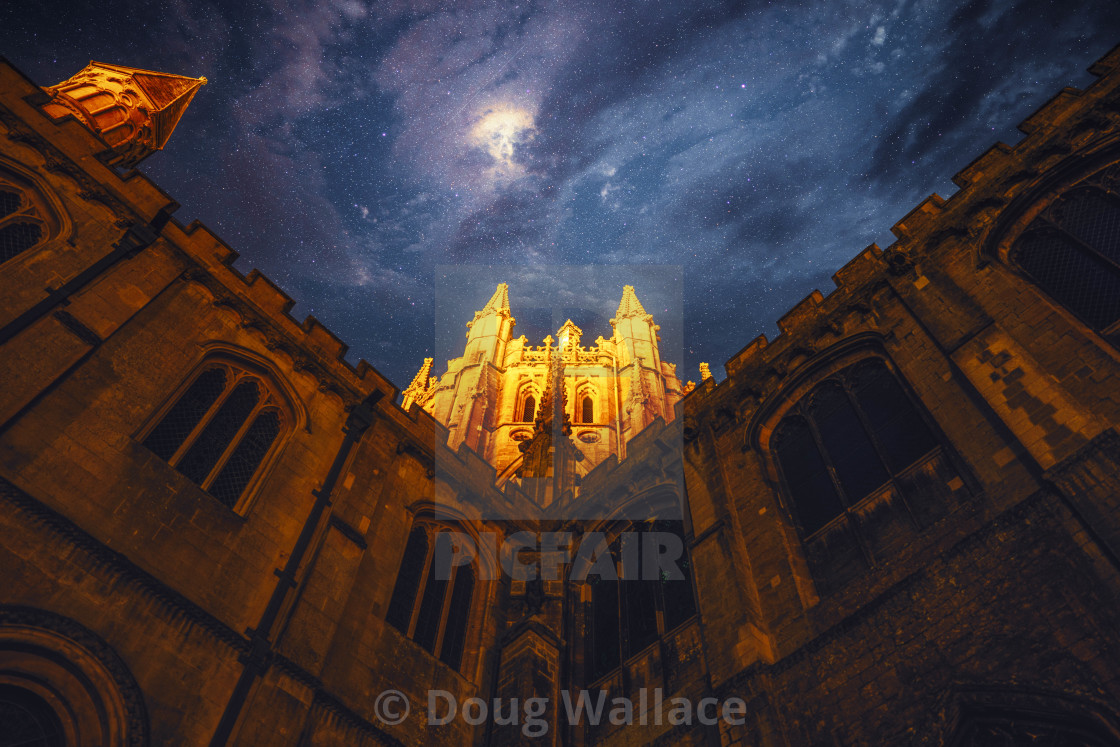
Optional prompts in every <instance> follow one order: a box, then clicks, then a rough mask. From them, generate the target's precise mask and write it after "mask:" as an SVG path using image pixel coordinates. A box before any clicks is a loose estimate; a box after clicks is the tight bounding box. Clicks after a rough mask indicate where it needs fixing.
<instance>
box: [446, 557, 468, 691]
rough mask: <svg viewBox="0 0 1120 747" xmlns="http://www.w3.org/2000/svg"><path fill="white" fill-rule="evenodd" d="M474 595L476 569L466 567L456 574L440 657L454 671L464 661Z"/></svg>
mask: <svg viewBox="0 0 1120 747" xmlns="http://www.w3.org/2000/svg"><path fill="white" fill-rule="evenodd" d="M473 594H474V569H473V568H471V567H470V566H469V565H465V566H462V567H460V568H459V570H458V571H457V572H456V573H455V584H454V586H452V587H451V605H450V607H449V609H448V610H447V625H446V626H444V632H443V651H442V652H441V653H440V656H439V658H440V660H441V661H442V662H443V663H444V664H446V665H447V666H449V667H452V668H454V669H458V668H459V664H460V663H462V660H463V642H464V641H465V640H466V636H467V623H468V622H469V620H470V612H471V596H472V595H473Z"/></svg>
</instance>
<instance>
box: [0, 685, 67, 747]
mask: <svg viewBox="0 0 1120 747" xmlns="http://www.w3.org/2000/svg"><path fill="white" fill-rule="evenodd" d="M65 744H66V738H65V735H64V732H63V730H62V721H61V720H60V719H59V718H58V714H57V713H55V711H54V709H53V708H51V706H50V704H49V703H47V701H45V700H43V699H42V698H40V697H39V696H38V695H36V694H35V693H33V692H31V691H30V690H25V689H23V688H22V687H15V686H14V685H0V747H64V745H65Z"/></svg>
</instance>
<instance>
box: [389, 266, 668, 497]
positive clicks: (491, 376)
mask: <svg viewBox="0 0 1120 747" xmlns="http://www.w3.org/2000/svg"><path fill="white" fill-rule="evenodd" d="M514 324H515V320H514V318H513V316H512V314H511V311H510V306H509V287H508V286H507V285H506V284H505V283H501V284H499V285H498V286H497V289H496V290H495V292H494V295H493V297H491V299H490V301H489V302H488V303H487V304H486V305H485V306H484V307H483V308H482V309H481V310H480V311H477V312H475V315H474V319H472V320H471V321H470V322H468V323H467V327H468V332H467V343H466V347H465V349H464V352H463V355H462V356H461V357H459V358H455V359H453V360H450V361H448V366H447V371H446V372H445V373H444V374H443V375H442V376H439V377H436V376H433V375H432V361H431V360H430V359H425V361H424V364H423V366H421V369H420V371H419V372H418V373H417V375H416V377H415V378H414V379H413V381H412V383H411V384H410V385H409V387H408V388H407V389H406V390H405V391H404V400H403V403H402V404H403V406H404V407H405V408H408V407H410V406H411V405H412V404H414V403H415V404H418V405H420V406H421V407H422V408H424V409H425V410H426V411H428V412H429V413H431V415H432V416H433V417H435V418H436V420H438V421H439V422H441V423H443V424H445V425H446V426H447V427H448V429H449V431H450V433H449V436H448V442H449V445H450V446H451V447H452V448H457V447H458V445H459V444H461V443H466V444H467V446H469V447H470V448H472V449H474V450H475V451H477V452H478V453H479V454H480V455H482V456H483V458H484V459H486V460H487V461H488V462H490V464H491V465H493V467H494V468H495V470H497V471H498V474H499V479H500V480H501V481H503V482H504V481H506V480H510V479H515V480H520V479H523V478H525V477H530V476H531V477H534V478H543V477H545V476H546V474H545V473H546V472H547V470H545V468H544V467H543V466H542V465H543V462H542V461H541V460H542V459H543V458H544V457H543V456H542V453H543V452H541V449H542V448H543V449H545V450H546V451H547V452H548V453H551V454H553V456H554V457H555V455H556V454H558V453H560V452H557V451H556V449H557V448H558V447H562V449H561V451H562V452H563V453H564V454H568V453H569V452H571V454H572V458H571V459H567V458H566V459H565V464H564V465H563V468H562V469H561V470H560V471H561V472H564V473H567V472H573V471H574V474H573V475H572V476H573V477H575V478H577V482H578V476H579V475H582V474H586V473H587V472H588V471H590V470H591V469H593V468H594V467H595V466H596V465H598V464H600V463H601V462H603V460H605V459H606V458H607V457H609V456H611V455H614V456H616V457H618V458H619V459H622V458H624V457H625V451H626V442H627V441H628V440H630V439H631V438H633V437H634V436H635V435H636V434H637V433H638V432H639V431H641V430H642V429H643V428H645V427H646V426H648V425H650V424H651V423H653V422H654V421H655V420H656V419H657V418H659V417H660V418H662V419H665V420H671V419H672V418H673V407H674V405H675V404H676V402H677V401H678V400H679V399H680V398H681V396H682V392H681V385H680V381H679V380H678V379H677V375H676V367H675V366H674V365H673V364H670V363H665V362H663V361H662V360H661V353H660V350H659V347H658V336H657V331H658V326H657V325H656V324H655V323H654V321H653V317H652V316H651V315H650V314H648V313H647V312H646V310H645V309H644V308H643V307H642V303H641V301H639V300H638V296H637V294H636V293H635V291H634V287H633V286H630V285H628V286H625V288H624V289H623V292H622V298H621V300H620V302H619V305H618V311H617V312H616V314H615V317H614V318H613V319H611V327H612V334H611V337H610V338H609V339H604V338H603V337H601V336H600V337H598V338H597V339H596V340H595V342H594V344H593V345H584V344H582V340H583V336H584V331H583V330H582V329H581V328H580V327H579V326H578V325H577V324H576V323H575V322H573V321H572V320H571V319H569V320H567V321H566V322H564V324H563V325H562V326H561V327H560V328H559V329H558V330H556V333H555V336H553V335H548V336H546V337H545V338H544V339H543V340H542V341H541V342H542V344H541V345H536V346H534V345H530V344H529V340H528V339H527V338H526V337H525V336H524V335H522V336H521V337H517V338H514V337H513V336H512V331H513V327H514ZM546 406H547V407H549V408H550V412H542V408H543V407H546ZM552 408H560V410H559V411H558V412H557V413H555V415H556V417H553V415H554V413H552V412H551V409H552ZM544 422H547V423H548V425H549V427H550V428H552V427H553V425H554V424H555V428H556V432H555V433H552V432H550V433H549V435H548V436H547V438H545V441H547V442H548V443H547V446H541V445H540V444H541V439H542V438H544V437H542V436H541V435H540V433H541V424H542V423H544ZM561 426H562V427H561ZM561 431H562V432H563V441H564V443H563V444H559V443H556V442H555V439H556V438H559V437H560V433H561ZM569 445H570V446H571V447H572V449H574V451H571V449H569V448H568V446H569ZM575 452H578V453H579V456H578V458H577V457H576V456H575ZM530 461H531V462H533V464H532V465H529V464H528V462H530ZM529 472H531V473H532V475H529V474H528V473H529ZM549 474H550V475H551V473H549ZM556 490H559V488H556ZM561 492H562V491H561ZM549 495H550V496H554V495H555V491H553V492H550V493H549ZM542 500H544V499H543V494H542ZM549 500H552V498H550V499H549Z"/></svg>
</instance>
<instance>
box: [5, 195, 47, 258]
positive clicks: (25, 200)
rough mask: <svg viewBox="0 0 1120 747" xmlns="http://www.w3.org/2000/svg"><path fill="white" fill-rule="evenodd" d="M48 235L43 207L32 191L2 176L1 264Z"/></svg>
mask: <svg viewBox="0 0 1120 747" xmlns="http://www.w3.org/2000/svg"><path fill="white" fill-rule="evenodd" d="M46 238H47V229H46V224H45V223H44V222H43V217H42V210H41V209H40V208H39V206H38V205H37V204H36V201H35V200H34V199H33V198H32V195H31V193H30V192H29V191H28V190H27V189H24V188H23V187H21V186H19V185H17V184H16V183H15V181H14V180H12V179H7V178H5V177H4V176H0V263H3V262H7V261H8V260H10V259H14V258H15V257H17V256H19V255H20V254H22V253H23V252H25V251H27V250H28V249H30V248H32V247H33V246H35V245H36V244H38V243H40V242H41V241H43V240H44V239H46Z"/></svg>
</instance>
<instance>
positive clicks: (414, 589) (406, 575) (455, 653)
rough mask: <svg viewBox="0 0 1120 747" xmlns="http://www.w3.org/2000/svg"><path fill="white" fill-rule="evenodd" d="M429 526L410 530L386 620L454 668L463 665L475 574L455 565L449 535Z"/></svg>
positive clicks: (469, 568) (468, 569) (467, 566)
mask: <svg viewBox="0 0 1120 747" xmlns="http://www.w3.org/2000/svg"><path fill="white" fill-rule="evenodd" d="M444 529H445V528H443V527H440V526H437V525H433V524H427V523H424V524H419V525H417V526H416V527H414V528H413V530H412V532H411V534H409V536H408V543H407V544H406V545H405V549H404V556H403V557H402V558H401V567H400V571H399V572H398V573H397V582H396V584H395V585H394V586H393V595H392V597H391V598H390V600H389V612H388V613H387V614H386V615H385V621H386V622H388V623H389V624H390V625H392V626H393V627H394V628H396V629H397V630H399V631H400V632H401V633H403V634H404V635H406V636H408V637H409V638H412V640H414V641H416V643H418V644H419V645H420V646H421V647H422V648H424V649H425V650H426V651H428V652H429V653H431V654H433V655H437V656H439V659H440V661H442V662H443V663H444V664H447V665H448V666H449V667H452V668H453V669H458V668H459V666H460V664H462V661H463V650H464V645H465V643H466V636H467V625H468V623H469V622H470V610H471V601H472V599H473V598H474V587H475V571H474V567H473V566H471V565H460V566H455V565H452V563H451V562H450V558H451V556H452V550H453V548H452V545H453V539H452V535H451V534H450V533H449V532H447V531H444Z"/></svg>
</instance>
